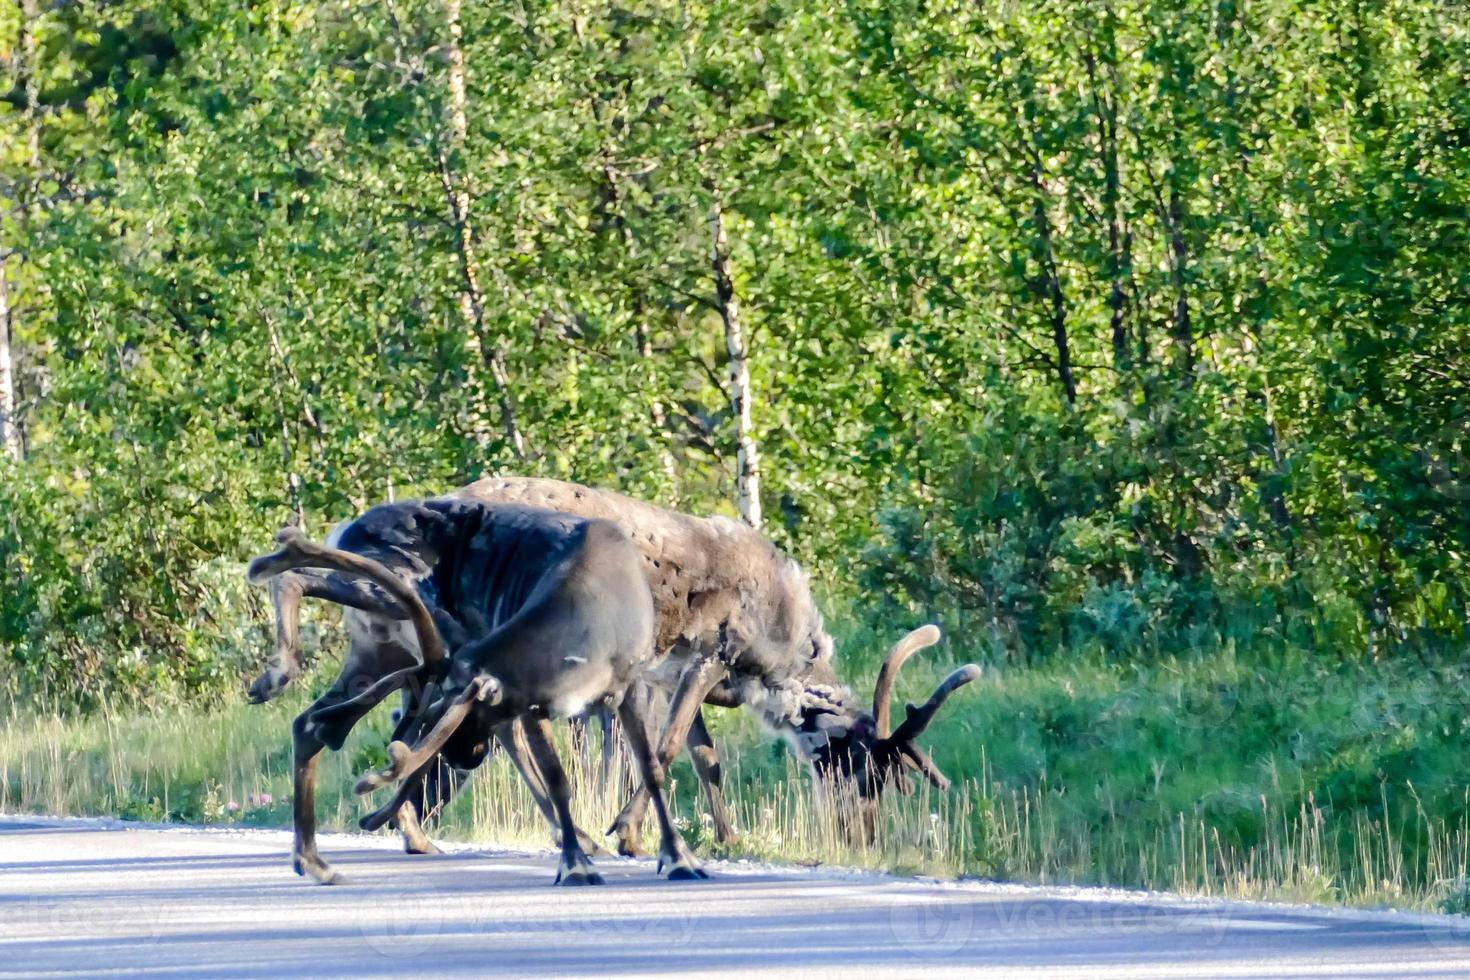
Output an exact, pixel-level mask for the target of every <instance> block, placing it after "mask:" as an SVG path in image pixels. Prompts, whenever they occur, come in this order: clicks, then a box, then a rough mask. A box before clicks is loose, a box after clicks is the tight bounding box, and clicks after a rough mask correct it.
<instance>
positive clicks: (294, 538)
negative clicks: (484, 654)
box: [245, 527, 446, 664]
mask: <svg viewBox="0 0 1470 980" xmlns="http://www.w3.org/2000/svg"><path fill="white" fill-rule="evenodd" d="M276 540H277V541H279V542H280V543H281V548H280V550H278V551H276V552H273V553H272V554H269V555H263V556H262V557H260V558H257V559H255V560H254V561H252V562H251V563H250V567H249V568H248V569H246V572H245V575H246V578H247V579H249V580H250V582H252V583H257V584H258V583H260V582H263V581H265V580H266V579H269V578H271V577H272V576H275V575H279V574H280V573H282V572H285V571H290V570H291V569H293V568H327V569H332V570H335V571H339V572H349V573H351V574H353V575H361V576H362V577H364V578H366V579H369V580H371V581H372V582H374V583H376V584H377V585H379V586H380V587H381V588H382V589H383V591H384V592H387V593H388V595H389V596H390V597H392V598H393V599H394V600H395V601H397V602H398V603H399V604H400V605H401V606H403V608H404V609H405V610H407V612H408V618H409V620H410V621H412V623H413V628H414V632H415V633H416V634H417V635H418V640H419V649H420V651H422V653H423V656H424V663H426V664H437V663H439V662H440V661H442V660H443V659H444V658H445V656H446V654H445V651H444V641H443V639H441V638H440V636H439V629H438V627H437V626H435V625H434V616H433V614H432V613H430V612H429V607H428V606H426V605H424V600H423V598H422V597H421V596H420V595H419V592H418V589H416V588H414V587H413V585H412V584H411V583H409V582H407V581H405V580H404V579H403V577H402V576H400V575H398V574H397V573H396V572H394V571H393V570H392V569H390V568H388V567H387V566H386V565H383V564H382V563H381V562H377V561H374V560H373V559H371V558H367V557H365V556H363V555H359V554H355V553H354V552H351V551H343V550H341V549H340V548H328V547H325V546H323V545H319V544H317V543H316V542H314V541H312V540H311V539H310V538H308V537H307V536H306V535H305V534H302V533H301V530H300V528H295V527H283V528H281V530H280V531H279V532H277V534H276Z"/></svg>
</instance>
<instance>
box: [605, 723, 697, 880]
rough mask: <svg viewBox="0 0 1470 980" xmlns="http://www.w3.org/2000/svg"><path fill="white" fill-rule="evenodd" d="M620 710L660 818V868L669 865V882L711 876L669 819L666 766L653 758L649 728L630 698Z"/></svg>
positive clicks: (625, 734) (654, 807)
mask: <svg viewBox="0 0 1470 980" xmlns="http://www.w3.org/2000/svg"><path fill="white" fill-rule="evenodd" d="M618 712H619V715H620V716H621V717H622V720H623V737H624V738H625V739H627V741H628V749H629V750H630V751H631V752H632V753H633V758H634V759H636V760H637V762H638V768H639V770H640V771H641V772H642V773H643V785H644V786H645V787H647V789H648V794H649V796H650V798H652V800H653V812H654V815H655V816H657V817H658V829H659V835H660V837H661V838H662V840H661V843H660V844H659V851H658V870H659V871H660V872H662V871H663V870H664V866H665V865H667V866H668V869H669V880H670V881H692V880H695V879H697V878H708V877H709V875H708V874H707V873H706V872H705V871H704V869H702V868H701V867H700V866H699V864H698V862H696V861H695V860H694V855H693V854H691V853H690V851H689V845H687V844H685V843H684V838H683V837H682V836H680V834H679V830H678V828H677V827H675V826H674V822H673V820H671V819H669V808H668V806H667V805H666V804H665V803H664V793H663V787H664V767H663V766H662V765H660V764H659V762H658V760H656V759H655V758H654V757H653V751H652V750H651V749H650V748H649V747H648V729H647V727H646V726H645V725H644V724H643V719H642V718H641V717H639V713H638V709H637V707H636V706H635V705H634V704H633V703H632V702H631V701H624V702H623V703H622V705H621V706H620V707H619V708H618Z"/></svg>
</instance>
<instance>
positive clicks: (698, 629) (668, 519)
mask: <svg viewBox="0 0 1470 980" xmlns="http://www.w3.org/2000/svg"><path fill="white" fill-rule="evenodd" d="M439 499H456V500H472V501H477V502H481V503H486V504H494V505H503V504H519V505H524V506H532V507H542V508H546V509H549V510H555V511H559V512H563V513H569V514H578V515H581V516H584V517H590V518H600V519H603V520H608V521H611V522H612V523H614V524H617V525H618V526H619V527H621V528H622V529H623V530H624V531H625V532H626V533H627V534H628V536H629V537H631V538H632V539H633V543H634V544H635V545H636V546H637V548H638V550H639V551H640V552H641V553H642V559H643V572H644V577H645V578H646V579H647V581H648V584H649V587H650V589H651V590H652V595H653V604H654V612H655V618H656V626H655V647H656V649H657V650H658V651H659V652H660V653H661V654H664V656H662V657H661V658H659V659H658V660H657V661H656V662H655V664H654V665H653V667H652V668H651V669H650V670H649V671H648V672H646V674H645V677H644V680H645V681H646V682H647V683H648V684H649V685H651V686H653V687H655V688H657V689H660V690H662V691H663V692H665V693H668V694H670V695H672V700H671V703H670V706H669V711H668V717H667V720H666V721H665V724H664V728H663V733H662V737H661V738H660V739H659V741H658V744H657V748H656V751H657V756H656V761H657V762H658V763H659V764H660V765H663V766H667V765H668V764H669V763H670V762H671V761H672V759H673V757H674V755H675V754H676V753H677V751H678V748H679V746H680V745H681V744H685V743H687V744H688V747H689V750H690V755H691V758H692V760H693V762H694V765H695V769H696V772H697V773H698V775H699V778H700V781H701V782H702V783H703V784H704V786H705V789H706V791H707V794H708V796H709V799H710V803H711V815H712V817H713V818H714V821H715V829H716V834H717V837H718V839H720V840H722V841H725V840H729V839H731V838H732V837H733V835H734V832H733V828H732V827H731V826H730V823H729V820H728V817H727V816H726V813H725V808H724V805H723V797H722V793H721V789H720V783H721V770H720V766H719V759H718V756H717V754H716V753H715V749H714V744H713V742H712V741H711V740H710V738H709V734H708V731H707V729H706V727H705V725H704V722H703V717H702V715H701V713H700V708H701V705H702V704H703V703H709V704H715V705H718V706H721V707H741V706H744V707H746V708H749V709H751V710H752V711H753V712H754V713H755V714H756V715H757V717H759V718H760V719H761V720H762V721H763V722H764V723H765V724H766V725H767V726H768V727H770V728H772V729H774V730H775V731H777V732H779V733H780V734H782V735H783V736H785V737H786V738H787V739H788V740H789V741H790V742H791V744H792V745H793V746H794V747H795V748H796V750H797V751H798V753H799V754H800V755H801V756H802V757H804V758H806V759H808V760H809V761H810V762H811V763H812V764H813V768H814V769H815V771H816V773H817V775H818V776H819V777H820V778H822V779H823V780H824V781H826V782H829V783H834V784H840V783H848V784H851V785H855V786H856V788H857V790H858V792H859V794H860V796H861V798H862V799H863V800H864V802H865V806H864V810H865V822H866V824H867V826H866V828H865V829H866V831H867V832H868V833H871V832H872V829H873V828H872V818H873V815H874V813H875V810H876V800H877V798H878V796H879V795H880V794H881V793H882V791H883V790H884V789H885V788H886V787H887V786H888V785H889V784H895V785H897V786H899V787H900V788H901V789H905V790H906V789H907V788H908V787H909V783H908V779H907V776H906V774H905V772H906V770H914V771H917V772H918V773H920V774H922V775H923V776H924V777H926V778H927V779H928V780H929V781H930V782H931V783H932V784H933V785H935V786H936V787H938V788H940V789H944V788H946V787H948V785H949V780H948V779H947V778H946V777H945V776H944V774H943V773H942V772H940V771H939V769H938V768H937V767H936V766H935V765H934V763H933V761H932V760H930V759H929V757H928V755H927V754H926V753H925V752H924V751H923V750H922V749H921V748H920V747H919V746H918V744H917V741H916V740H917V738H918V737H919V735H921V734H922V733H923V731H924V729H925V728H926V727H927V726H928V724H929V723H930V721H932V719H933V717H934V715H935V713H936V712H937V711H938V710H939V707H940V706H941V705H942V704H943V703H944V701H945V699H947V698H948V697H949V696H950V694H952V693H953V692H954V691H955V690H956V689H958V688H959V687H960V686H962V685H964V684H966V683H969V682H970V681H973V680H974V679H975V678H976V677H978V676H979V675H980V669H979V668H978V667H977V666H975V665H973V664H970V665H966V666H964V667H961V668H959V669H958V670H956V671H954V672H953V673H951V674H950V675H949V676H948V677H947V678H945V680H944V681H943V682H942V683H941V684H940V685H939V687H938V688H937V689H936V690H935V692H934V694H933V695H932V696H931V697H930V699H929V700H928V701H927V702H926V703H925V704H924V705H922V706H921V707H918V708H913V707H910V708H909V713H908V717H907V718H906V720H905V721H904V722H903V723H902V724H901V725H900V726H899V727H898V728H897V729H896V730H892V731H890V724H889V723H890V709H889V701H890V698H891V695H892V691H893V686H894V683H895V682H896V680H897V676H898V672H899V670H900V668H901V667H902V665H903V663H904V661H906V660H907V659H908V657H909V656H911V655H912V654H913V653H914V652H916V651H918V650H920V649H923V648H924V647H926V646H931V645H933V644H934V643H937V642H938V640H939V630H938V629H936V628H935V627H933V626H926V627H922V628H920V629H917V630H914V631H913V632H912V633H910V634H909V635H907V636H906V637H904V638H903V639H902V640H900V641H899V643H898V644H896V645H895V646H894V647H893V649H892V650H891V651H890V652H889V654H888V656H887V657H886V658H885V660H884V662H883V666H882V668H881V670H880V671H879V675H878V680H877V683H876V685H875V689H874V693H873V705H872V710H871V711H867V710H864V708H863V707H862V706H861V705H860V703H859V701H858V699H857V697H856V695H854V693H853V692H852V690H851V689H850V688H849V687H847V686H846V685H844V684H842V683H841V681H840V680H839V679H838V677H837V675H836V672H835V670H834V669H833V664H832V656H833V645H832V639H831V637H830V636H829V635H828V634H827V632H826V630H825V628H824V626H823V620H822V616H821V613H820V612H819V611H818V609H817V608H816V604H815V602H814V601H813V600H812V595H811V589H810V586H809V585H808V583H807V580H806V576H805V575H804V574H803V573H802V571H801V569H800V567H799V566H798V565H797V564H796V562H794V561H792V560H791V559H790V558H789V557H787V556H786V555H784V554H782V553H781V552H780V551H779V550H778V549H777V548H776V546H775V545H774V544H772V543H771V542H770V541H769V540H767V539H766V538H765V537H764V536H762V535H761V534H760V533H759V532H757V531H755V530H753V529H752V528H750V527H748V526H746V525H744V524H740V523H738V522H736V521H732V520H728V519H726V518H722V517H713V518H702V517H694V516H690V515H687V514H681V513H678V512H676V511H670V510H666V509H664V508H661V507H656V506H654V505H652V504H648V503H644V502H642V501H639V500H634V499H631V498H629V497H625V496H622V495H620V494H616V493H612V492H610V491H606V490H596V489H592V488H589V487H584V486H579V485H577V484H573V483H564V482H561V481H557V480H543V479H534V478H524V477H490V478H487V479H484V480H480V481H478V482H476V483H472V484H469V485H468V486H466V487H463V488H461V489H459V490H457V491H454V492H453V493H450V494H448V495H446V497H444V498H439ZM311 594H317V593H311ZM284 598H285V599H286V600H287V601H286V602H284V603H283V602H282V601H281V599H280V598H279V597H278V601H277V604H276V614H277V623H278V627H277V648H276V656H275V658H274V659H273V660H272V662H271V664H270V666H269V667H268V668H267V670H266V672H265V673H264V674H262V675H261V677H260V679H258V680H257V681H256V684H255V688H253V689H252V690H257V689H261V688H263V687H269V686H270V685H272V684H274V683H276V680H277V679H289V678H290V677H292V676H294V674H295V673H296V672H297V670H299V661H298V659H297V657H298V654H297V646H296V642H295V625H294V619H295V616H296V606H295V599H296V598H297V595H295V594H293V593H290V592H287V593H285V594H284ZM349 604H350V603H349ZM288 620H289V621H290V624H289V625H281V624H283V623H285V622H286V621H288ZM430 786H431V788H432V786H433V784H432V782H431V784H430ZM647 803H648V797H647V795H646V794H645V793H644V792H643V791H642V790H639V791H637V792H635V794H634V795H633V798H632V799H630V800H629V801H628V803H627V805H626V806H624V807H623V810H622V812H621V813H619V815H618V818H617V820H616V821H615V822H614V824H613V826H612V828H611V830H610V832H611V833H614V834H616V835H617V838H618V850H619V852H620V853H624V854H635V853H637V840H638V838H639V834H638V826H639V824H640V822H641V819H642V815H643V812H644V810H645V808H646V806H647Z"/></svg>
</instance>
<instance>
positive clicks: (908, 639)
mask: <svg viewBox="0 0 1470 980" xmlns="http://www.w3.org/2000/svg"><path fill="white" fill-rule="evenodd" d="M939 637H940V634H939V627H938V626H935V625H933V624H932V623H931V624H930V625H928V626H920V627H919V628H918V629H916V630H914V631H912V632H911V633H909V634H908V635H907V636H905V637H904V638H903V639H901V640H899V641H898V642H897V643H895V644H894V645H893V649H891V650H889V651H888V656H886V657H884V658H883V666H882V667H879V668H878V681H877V683H876V684H874V685H873V720H874V721H875V722H876V723H877V725H878V737H879V738H887V737H888V701H889V698H890V697H891V696H892V694H893V685H894V683H895V682H896V681H897V680H898V672H899V670H901V669H902V668H903V664H904V661H905V660H908V658H909V657H912V656H913V655H914V654H916V653H918V652H919V651H920V650H922V649H924V648H925V647H932V646H933V645H934V644H936V643H938V642H939Z"/></svg>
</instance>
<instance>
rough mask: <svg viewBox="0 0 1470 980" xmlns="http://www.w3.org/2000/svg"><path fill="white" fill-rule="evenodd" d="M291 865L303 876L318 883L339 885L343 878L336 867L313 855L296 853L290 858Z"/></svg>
mask: <svg viewBox="0 0 1470 980" xmlns="http://www.w3.org/2000/svg"><path fill="white" fill-rule="evenodd" d="M291 867H292V868H294V869H295V870H296V873H297V874H299V875H301V877H303V878H310V879H312V880H313V881H315V882H316V883H317V884H318V885H340V884H342V882H343V878H342V876H341V875H340V874H338V873H337V871H336V869H335V868H333V867H332V866H331V865H330V864H328V863H327V862H325V861H323V860H322V859H321V858H319V857H316V856H315V855H309V854H297V855H295V856H293V857H292V859H291Z"/></svg>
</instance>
